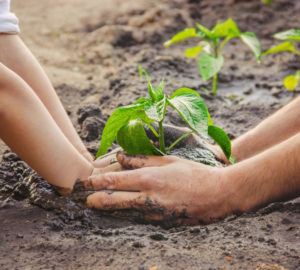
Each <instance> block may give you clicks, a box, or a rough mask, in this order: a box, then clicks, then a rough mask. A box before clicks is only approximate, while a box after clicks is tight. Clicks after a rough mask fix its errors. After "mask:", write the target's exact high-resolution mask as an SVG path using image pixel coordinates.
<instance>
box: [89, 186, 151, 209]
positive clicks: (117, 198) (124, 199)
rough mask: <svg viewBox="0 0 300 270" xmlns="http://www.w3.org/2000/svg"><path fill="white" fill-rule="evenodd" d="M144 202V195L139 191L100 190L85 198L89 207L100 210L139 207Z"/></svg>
mask: <svg viewBox="0 0 300 270" xmlns="http://www.w3.org/2000/svg"><path fill="white" fill-rule="evenodd" d="M145 202H146V197H145V196H144V195H143V194H142V193H141V192H123V191H116V192H106V191H100V192H96V193H94V194H92V195H90V196H89V197H88V198H87V202H86V204H87V206H88V207H89V208H97V209H102V210H111V209H118V210H120V209H130V208H134V209H140V208H141V207H142V206H143V205H144V204H145Z"/></svg>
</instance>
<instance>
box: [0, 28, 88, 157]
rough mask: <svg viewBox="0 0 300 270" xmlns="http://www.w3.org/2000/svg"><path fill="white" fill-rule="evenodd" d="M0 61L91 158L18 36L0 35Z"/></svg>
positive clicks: (51, 87)
mask: <svg viewBox="0 0 300 270" xmlns="http://www.w3.org/2000/svg"><path fill="white" fill-rule="evenodd" d="M0 62H2V63H3V64H4V65H5V66H7V67H8V68H9V69H11V70H12V71H14V72H15V73H16V74H18V75H19V76H20V77H21V78H23V80H24V81H25V82H26V83H27V84H28V85H29V86H30V87H31V88H32V89H33V90H34V92H35V93H36V94H37V95H38V97H39V98H40V100H41V101H42V102H43V104H44V105H45V106H46V108H47V110H48V111H49V112H50V114H51V116H52V117H53V119H54V120H55V122H56V123H57V125H58V126H59V128H60V129H61V130H62V132H63V133H64V134H65V136H66V137H67V138H68V139H69V141H70V142H71V143H72V144H73V145H74V147H75V148H76V149H77V150H78V151H79V152H80V153H82V154H83V155H84V157H85V158H87V159H88V160H90V161H92V160H93V158H92V156H91V154H89V153H88V151H87V149H86V147H85V146H84V144H83V143H82V141H81V139H80V138H79V136H78V134H77V132H76V131H75V129H74V127H73V125H72V123H71V121H70V119H69V117H68V116H67V114H66V112H65V109H64V107H63V105H62V104H61V102H60V100H59V98H58V96H57V94H56V92H55V90H54V89H53V86H52V84H51V82H50V81H49V79H48V77H47V75H46V74H45V72H44V71H43V69H42V67H41V66H40V64H39V63H38V61H37V60H36V58H35V57H34V56H33V55H32V53H31V52H30V51H29V49H28V48H27V47H26V46H25V45H24V43H23V42H22V40H21V39H20V38H19V37H18V35H6V34H0Z"/></svg>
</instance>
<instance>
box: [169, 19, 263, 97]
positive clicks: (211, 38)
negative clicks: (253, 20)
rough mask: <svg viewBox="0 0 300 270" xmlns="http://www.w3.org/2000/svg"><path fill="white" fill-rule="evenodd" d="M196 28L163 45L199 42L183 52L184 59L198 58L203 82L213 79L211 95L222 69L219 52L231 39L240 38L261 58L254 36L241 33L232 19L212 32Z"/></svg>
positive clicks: (214, 92)
mask: <svg viewBox="0 0 300 270" xmlns="http://www.w3.org/2000/svg"><path fill="white" fill-rule="evenodd" d="M196 25H197V28H186V29H184V30H183V31H180V32H178V33H177V34H175V35H174V36H173V37H172V38H171V39H170V40H168V41H166V42H165V43H164V46H165V47H169V46H171V45H172V44H174V43H177V42H181V41H184V40H186V39H189V38H198V39H200V42H199V43H198V44H197V46H195V47H193V48H188V49H186V50H185V56H186V57H196V56H197V55H199V54H200V57H199V62H198V63H199V71H200V75H201V77H202V79H203V80H204V81H206V80H208V79H211V78H213V83H212V94H213V95H215V94H216V93H217V82H218V73H219V71H220V70H221V68H222V67H223V64H224V57H223V55H222V54H221V51H222V49H223V47H224V45H225V44H226V43H227V42H228V41H229V40H231V39H232V38H240V39H241V40H242V41H243V42H244V43H245V44H246V45H247V46H248V47H249V48H250V50H251V51H252V52H253V54H254V55H255V57H256V58H257V60H258V61H260V57H261V47H260V43H259V40H258V39H257V37H256V35H255V34H254V33H252V32H244V33H242V32H241V31H240V29H239V28H238V26H237V24H236V23H235V22H234V20H233V19H231V18H230V19H228V20H227V21H225V22H222V23H217V24H216V25H215V27H214V28H213V29H212V30H209V29H208V28H206V27H205V26H203V25H201V24H198V23H197V24H196Z"/></svg>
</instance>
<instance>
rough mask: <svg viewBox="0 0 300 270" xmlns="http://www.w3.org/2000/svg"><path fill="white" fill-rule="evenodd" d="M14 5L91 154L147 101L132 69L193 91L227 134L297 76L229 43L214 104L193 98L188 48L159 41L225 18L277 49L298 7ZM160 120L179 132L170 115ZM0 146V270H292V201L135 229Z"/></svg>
mask: <svg viewBox="0 0 300 270" xmlns="http://www.w3.org/2000/svg"><path fill="white" fill-rule="evenodd" d="M12 2H13V3H12V4H13V6H12V9H13V11H14V12H15V13H16V14H17V15H18V16H19V18H20V22H21V28H22V34H21V37H22V38H23V40H24V41H25V43H26V44H27V45H28V47H29V48H30V49H31V50H32V51H33V53H34V54H35V55H36V56H37V58H38V59H39V60H40V62H41V63H42V65H43V67H44V68H45V70H46V72H47V73H48V75H49V77H50V79H51V80H52V82H53V84H54V86H55V89H56V91H57V93H58V95H59V96H60V98H61V100H62V102H63V104H64V106H65V108H66V110H67V112H68V114H69V116H70V117H71V119H72V121H73V123H74V126H75V127H76V129H77V130H78V132H79V134H80V136H81V137H82V139H83V141H84V142H85V144H86V145H87V147H88V149H89V150H90V151H91V152H92V153H93V154H95V152H96V151H97V147H98V144H99V140H100V138H101V135H100V134H101V131H102V129H103V126H104V123H105V120H106V119H107V118H108V117H109V114H110V113H111V112H112V110H113V109H114V108H116V106H119V105H127V104H129V103H131V102H133V101H134V100H136V99H137V98H139V97H141V96H145V95H146V94H147V86H146V84H145V81H144V80H141V79H140V78H139V75H138V71H137V63H140V64H141V65H142V67H143V68H145V69H146V70H147V71H148V72H149V74H150V76H151V79H152V82H153V84H154V85H156V84H158V83H159V81H160V79H161V78H162V77H164V78H165V89H166V92H167V93H171V92H172V91H173V90H175V89H177V88H179V87H183V86H184V87H189V88H192V89H195V90H197V91H198V92H199V93H200V94H201V96H202V97H203V98H204V100H205V102H206V105H207V106H208V108H209V111H210V113H211V116H212V118H213V120H214V123H215V125H217V126H220V127H222V128H223V129H225V130H226V131H227V132H228V133H229V135H230V137H231V138H235V137H237V136H239V135H241V134H242V133H244V132H246V131H247V130H249V129H250V128H251V127H253V126H255V125H256V124H257V123H258V122H259V121H260V120H262V119H264V118H265V117H267V116H268V115H270V114H271V113H272V112H274V111H275V110H276V109H278V108H280V107H281V106H283V105H284V104H286V103H287V102H289V101H290V100H291V99H292V98H293V94H292V93H291V92H288V91H286V90H285V89H283V87H282V83H281V81H282V78H283V77H284V76H285V75H287V74H292V73H294V72H295V71H296V70H297V69H300V61H299V59H296V58H295V57H294V56H292V55H291V54H289V53H282V54H276V55H272V56H266V57H264V58H263V63H262V64H258V63H257V62H256V61H255V59H254V57H253V56H252V55H251V52H249V50H248V48H247V47H246V46H245V45H244V44H242V42H241V41H240V40H238V39H236V40H232V41H231V42H229V43H228V44H227V45H226V46H225V48H224V53H225V61H226V64H225V66H224V68H223V70H222V72H221V74H220V79H219V90H218V94H217V96H216V97H214V98H213V97H212V96H211V95H209V94H207V93H205V91H203V88H205V87H209V86H210V84H209V83H208V82H204V81H202V80H201V78H200V76H199V74H198V69H197V61H196V59H187V58H185V57H184V48H187V47H188V46H189V45H190V46H191V45H192V44H193V42H192V41H191V42H187V43H182V44H176V45H174V46H172V47H170V48H168V49H165V48H164V47H163V46H162V44H163V42H164V41H165V40H167V39H168V38H170V37H171V36H172V35H173V34H175V33H176V32H177V31H179V30H182V29H183V28H185V27H191V26H194V23H195V22H199V23H201V24H203V25H205V26H207V27H212V26H213V25H214V24H215V23H216V21H217V20H225V19H227V18H229V17H232V18H233V19H235V20H236V22H237V23H238V25H239V27H240V29H241V30H242V31H253V32H255V33H256V34H257V36H258V37H259V38H260V40H261V44H262V48H263V49H264V50H266V49H267V48H269V47H270V46H271V45H273V44H275V43H276V41H275V40H274V39H272V38H271V35H272V34H273V33H276V32H278V31H281V30H285V29H289V28H299V25H300V24H299V22H300V21H299V14H300V3H299V1H297V0H292V1H284V0H274V3H273V4H272V5H271V6H266V5H263V4H262V3H261V2H260V1H259V0H252V1H243V0H225V1H221V0H220V1H219V0H216V1H205V0H202V1H201V0H183V1H179V0H177V1H168V0H159V1H154V0H152V1H151V0H147V1H146V0H140V1H136V0H128V1H119V0H110V1H108V0H101V1H98V0H90V1H86V2H84V3H83V1H79V0H69V1H63V0H53V1H45V0H42V1H41V0H27V1H22V0H15V1H12ZM297 60H298V61H297ZM295 94H296V95H297V94H299V91H296V93H295ZM167 121H168V123H171V124H175V125H179V126H181V125H182V124H183V123H182V122H181V121H180V119H179V118H178V116H177V115H176V114H175V113H174V112H172V111H170V112H168V116H167ZM4 128H5V127H4ZM274 132H276V131H274ZM0 148H1V156H2V161H1V163H0V258H1V259H0V269H139V270H142V269H147V270H148V269H152V270H155V269H157V270H158V269H276V270H277V269H291V270H292V269H293V270H294V269H300V235H299V224H300V200H299V198H296V199H294V200H291V201H287V202H276V203H272V204H270V205H267V206H265V207H264V208H261V209H258V210H256V211H253V212H252V213H247V214H243V215H240V216H231V217H228V218H227V219H225V220H224V221H220V222H218V223H215V224H210V225H200V224H199V225H197V226H193V227H189V226H179V227H171V228H166V227H162V226H159V225H157V224H145V223H144V222H143V220H142V217H141V216H140V215H139V213H136V212H134V211H127V212H126V211H125V212H118V211H112V212H103V211H96V210H90V209H86V208H85V207H84V194H83V195H82V194H81V193H80V192H78V193H76V194H75V195H71V196H69V197H61V196H59V195H58V194H57V193H56V192H55V191H54V190H53V189H52V187H51V186H50V185H49V184H47V183H46V182H45V181H44V180H43V179H41V178H40V177H39V176H38V175H37V174H36V173H34V172H33V171H32V170H31V169H30V168H28V166H27V165H26V164H25V163H24V162H23V161H21V160H20V159H19V158H18V157H17V155H15V154H14V153H12V152H11V151H10V150H9V149H8V148H7V147H6V146H5V145H4V144H2V145H1V147H0ZM169 225H172V224H169Z"/></svg>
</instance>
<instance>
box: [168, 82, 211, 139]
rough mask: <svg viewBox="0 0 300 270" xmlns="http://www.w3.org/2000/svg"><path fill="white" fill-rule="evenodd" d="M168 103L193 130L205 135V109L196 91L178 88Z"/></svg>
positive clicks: (206, 119)
mask: <svg viewBox="0 0 300 270" xmlns="http://www.w3.org/2000/svg"><path fill="white" fill-rule="evenodd" d="M168 102H169V103H170V105H171V106H172V107H173V108H174V109H175V110H177V112H178V113H179V114H180V116H181V118H182V119H183V120H184V121H185V122H186V123H187V124H188V125H189V126H190V127H191V128H192V129H193V130H195V131H196V132H198V133H200V134H201V135H204V136H206V135H207V124H208V115H207V108H206V106H205V103H204V101H203V99H202V98H201V97H200V95H199V94H198V93H197V92H196V91H194V90H192V89H189V88H179V89H177V90H176V91H175V92H174V93H173V95H172V96H171V97H170V98H169V99H168Z"/></svg>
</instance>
